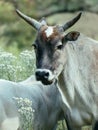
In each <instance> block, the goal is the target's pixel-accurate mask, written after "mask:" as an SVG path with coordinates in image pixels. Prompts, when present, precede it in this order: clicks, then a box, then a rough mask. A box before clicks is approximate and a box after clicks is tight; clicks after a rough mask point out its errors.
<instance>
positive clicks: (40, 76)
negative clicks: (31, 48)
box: [35, 71, 49, 80]
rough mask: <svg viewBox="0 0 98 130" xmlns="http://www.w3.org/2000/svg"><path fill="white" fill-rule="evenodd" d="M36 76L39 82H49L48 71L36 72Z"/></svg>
mask: <svg viewBox="0 0 98 130" xmlns="http://www.w3.org/2000/svg"><path fill="white" fill-rule="evenodd" d="M35 76H36V79H37V80H48V78H49V72H47V71H36V72H35Z"/></svg>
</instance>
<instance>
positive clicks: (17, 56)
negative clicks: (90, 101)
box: [0, 0, 98, 130]
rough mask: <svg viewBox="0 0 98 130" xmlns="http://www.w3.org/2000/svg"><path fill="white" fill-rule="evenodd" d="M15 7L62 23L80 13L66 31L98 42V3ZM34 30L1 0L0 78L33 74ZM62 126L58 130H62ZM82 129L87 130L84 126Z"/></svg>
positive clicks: (22, 1)
mask: <svg viewBox="0 0 98 130" xmlns="http://www.w3.org/2000/svg"><path fill="white" fill-rule="evenodd" d="M16 3H17V5H18V8H19V9H20V10H21V11H22V12H24V13H25V14H27V15H28V16H31V17H33V18H36V19H37V20H40V19H41V18H42V17H46V19H47V22H48V23H49V24H51V25H53V24H63V23H65V22H66V21H68V20H70V19H71V18H73V17H74V16H76V14H77V13H78V12H79V11H82V12H83V14H82V17H81V19H80V20H79V21H78V22H77V23H76V25H75V26H73V27H72V28H70V29H69V30H68V31H71V30H77V31H79V32H81V33H84V34H85V35H87V36H89V37H91V38H93V39H95V40H98V0H16ZM35 35H36V31H35V30H34V29H33V28H32V27H31V26H30V25H28V24H27V23H25V22H24V21H23V20H22V19H20V17H19V16H18V15H17V14H16V12H15V8H14V6H13V0H0V78H3V79H8V80H12V81H21V80H24V79H26V78H27V77H29V76H30V75H32V74H34V71H35V55H34V52H33V48H32V47H31V45H32V43H33V41H34V39H35ZM62 126H63V125H62V123H60V125H59V126H58V130H62V129H64V128H63V127H62ZM83 130H90V128H87V127H85V128H84V129H83Z"/></svg>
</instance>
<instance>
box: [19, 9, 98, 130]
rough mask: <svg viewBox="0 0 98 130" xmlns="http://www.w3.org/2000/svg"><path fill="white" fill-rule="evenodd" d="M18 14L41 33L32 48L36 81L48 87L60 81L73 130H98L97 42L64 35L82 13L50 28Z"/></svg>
mask: <svg viewBox="0 0 98 130" xmlns="http://www.w3.org/2000/svg"><path fill="white" fill-rule="evenodd" d="M17 13H18V14H19V16H21V17H22V18H23V19H24V20H25V21H27V22H28V23H29V24H30V25H32V26H33V27H34V28H35V29H36V30H37V31H38V34H37V37H36V40H35V43H34V45H33V46H34V48H35V53H36V66H37V70H36V73H35V75H36V79H37V80H40V81H41V82H42V83H43V84H46V85H47V84H51V83H53V82H55V80H56V79H57V80H58V83H59V86H58V89H59V92H60V94H61V96H62V100H63V103H64V106H63V108H64V111H65V108H66V109H67V110H68V113H67V116H68V119H69V122H71V123H70V127H71V128H72V129H73V130H80V129H81V127H82V126H83V125H90V124H92V125H93V126H94V124H95V127H93V130H98V123H97V121H98V42H97V41H95V40H92V39H90V38H88V37H86V36H84V35H83V34H81V33H79V32H76V31H72V32H69V33H67V34H64V31H65V30H66V29H68V28H69V27H71V26H72V25H74V24H75V23H76V22H77V21H78V20H79V18H80V16H81V13H80V14H78V15H77V16H76V17H75V18H74V19H72V20H71V21H69V22H67V23H65V24H64V25H62V26H60V25H56V26H48V25H47V23H46V21H45V20H42V21H41V22H38V21H36V20H34V19H32V18H30V17H28V16H26V15H24V14H23V13H21V12H20V11H19V10H17Z"/></svg>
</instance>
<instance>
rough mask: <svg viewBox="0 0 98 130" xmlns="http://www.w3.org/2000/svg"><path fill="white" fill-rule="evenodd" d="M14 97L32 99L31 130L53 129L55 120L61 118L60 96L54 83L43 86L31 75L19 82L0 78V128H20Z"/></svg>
mask: <svg viewBox="0 0 98 130" xmlns="http://www.w3.org/2000/svg"><path fill="white" fill-rule="evenodd" d="M14 97H18V98H20V97H21V98H23V99H24V98H28V99H29V100H31V101H32V109H34V110H35V112H34V119H33V122H32V130H55V129H56V126H57V121H58V120H60V119H63V111H62V109H61V107H59V106H60V103H61V101H60V100H61V96H60V95H59V92H58V89H57V87H56V86H55V85H52V86H51V85H49V86H48V87H45V86H43V85H42V84H41V83H39V82H36V81H34V80H33V76H31V77H30V78H29V79H27V80H26V81H23V82H20V83H15V82H11V81H7V80H0V130H21V129H20V120H19V113H18V108H17V104H16V100H15V99H14ZM24 123H26V122H24ZM22 130H24V129H22Z"/></svg>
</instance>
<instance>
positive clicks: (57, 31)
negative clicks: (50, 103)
mask: <svg viewBox="0 0 98 130" xmlns="http://www.w3.org/2000/svg"><path fill="white" fill-rule="evenodd" d="M16 11H17V13H18V15H19V16H20V17H22V18H23V19H24V20H25V21H27V22H28V23H29V24H30V25H32V26H33V27H34V28H35V29H36V30H37V31H38V33H37V37H36V40H35V42H34V44H33V46H34V49H35V53H36V67H37V70H36V72H35V75H36V79H37V80H40V81H41V82H42V83H43V84H46V85H47V84H51V83H53V81H54V80H55V79H56V78H57V77H58V76H59V74H60V73H61V72H62V70H63V68H64V65H65V63H66V60H67V58H66V49H65V46H66V43H67V41H74V40H76V39H77V38H78V36H79V32H76V31H74V32H70V33H68V34H66V35H65V34H64V31H66V30H67V29H68V28H69V27H71V26H73V25H74V24H75V23H76V22H77V21H78V20H79V19H80V17H81V13H79V14H78V15H77V16H76V17H75V18H73V19H72V20H70V21H69V22H67V23H65V24H64V25H62V26H61V25H56V26H48V25H47V23H46V21H45V19H42V20H41V21H40V22H38V21H36V20H35V19H32V18H30V17H28V16H26V15H24V14H23V13H21V12H20V11H19V10H16Z"/></svg>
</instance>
